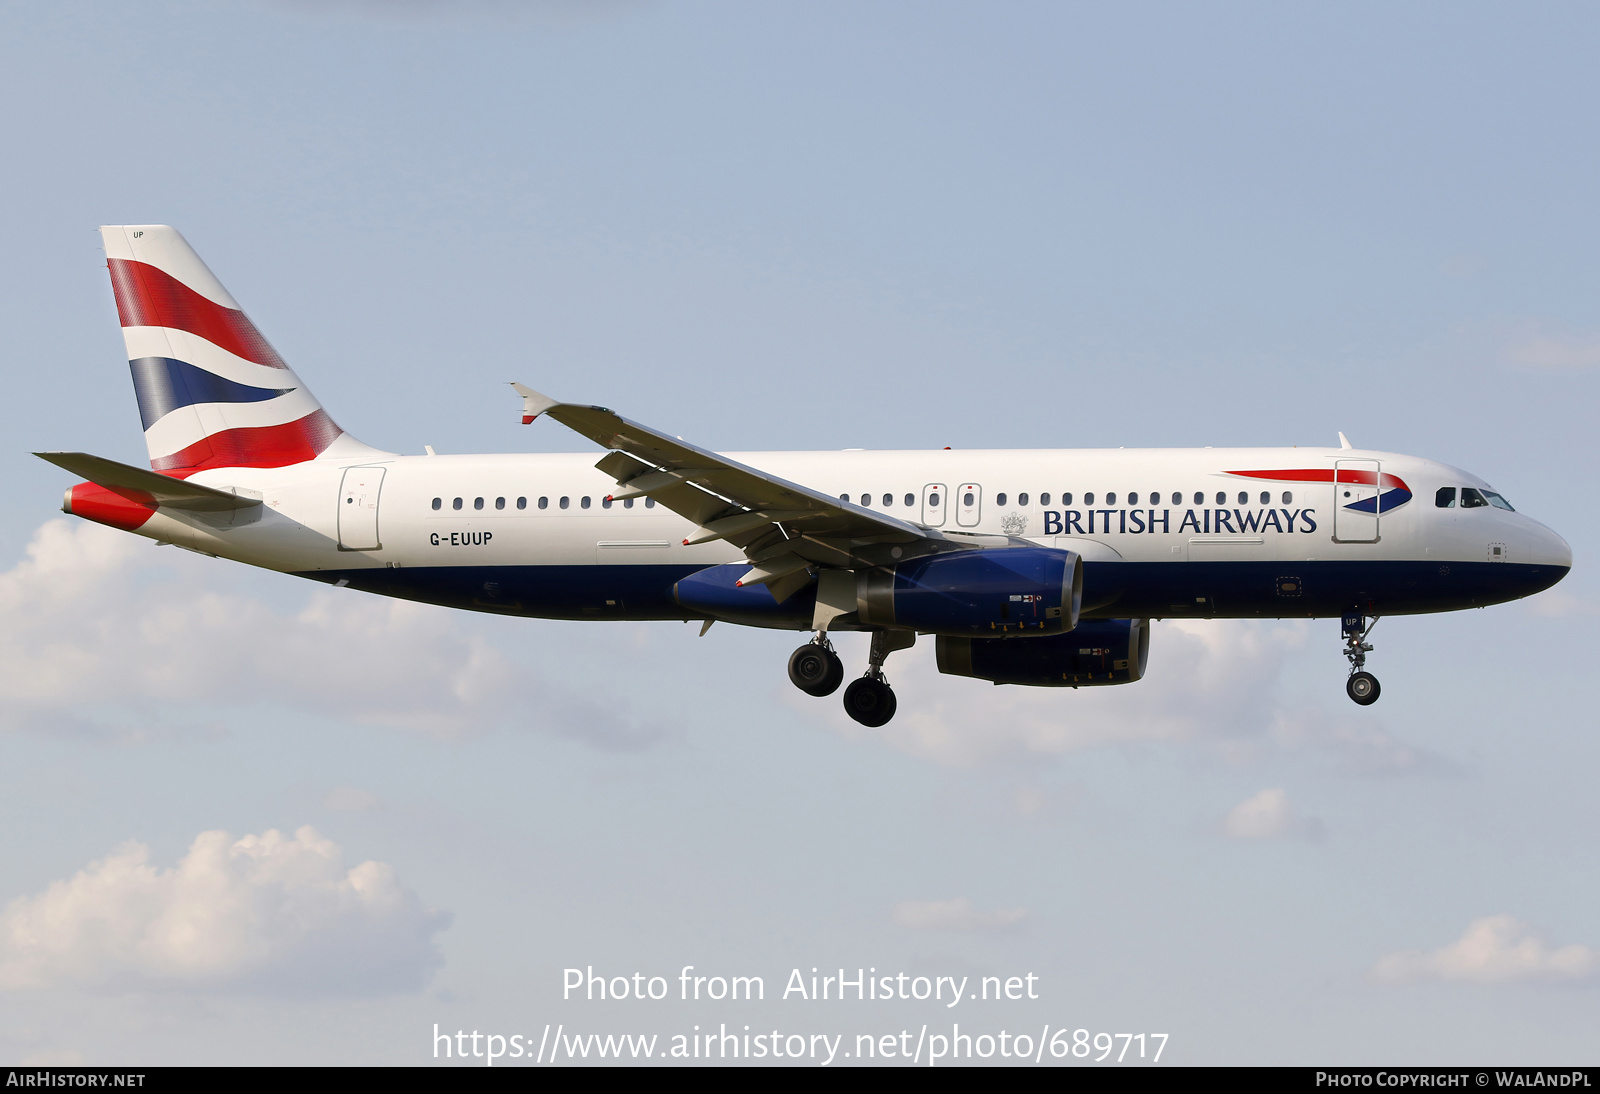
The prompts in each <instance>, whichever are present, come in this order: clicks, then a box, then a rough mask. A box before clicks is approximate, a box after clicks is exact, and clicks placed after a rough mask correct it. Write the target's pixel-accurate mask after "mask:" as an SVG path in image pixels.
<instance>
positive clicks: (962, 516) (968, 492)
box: [956, 482, 983, 528]
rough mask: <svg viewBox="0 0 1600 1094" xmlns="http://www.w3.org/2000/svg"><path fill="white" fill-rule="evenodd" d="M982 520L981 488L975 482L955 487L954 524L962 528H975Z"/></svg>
mask: <svg viewBox="0 0 1600 1094" xmlns="http://www.w3.org/2000/svg"><path fill="white" fill-rule="evenodd" d="M982 519H983V487H981V486H979V485H978V484H977V483H975V482H964V483H962V484H961V485H960V486H958V487H956V523H957V524H959V525H961V527H963V528H976V527H977V526H978V521H980V520H982Z"/></svg>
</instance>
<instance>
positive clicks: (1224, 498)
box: [1217, 490, 1228, 505]
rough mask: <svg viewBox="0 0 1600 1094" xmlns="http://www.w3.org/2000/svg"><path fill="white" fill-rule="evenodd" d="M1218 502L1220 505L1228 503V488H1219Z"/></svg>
mask: <svg viewBox="0 0 1600 1094" xmlns="http://www.w3.org/2000/svg"><path fill="white" fill-rule="evenodd" d="M1217 504H1218V505H1227V504H1228V492H1227V491H1226V490H1218V491H1217Z"/></svg>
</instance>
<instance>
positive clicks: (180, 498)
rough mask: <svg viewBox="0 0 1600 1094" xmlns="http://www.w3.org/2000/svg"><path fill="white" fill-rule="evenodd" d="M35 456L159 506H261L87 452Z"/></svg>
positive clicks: (214, 508) (255, 500)
mask: <svg viewBox="0 0 1600 1094" xmlns="http://www.w3.org/2000/svg"><path fill="white" fill-rule="evenodd" d="M34 455H35V456H38V457H39V458H40V459H41V460H46V461H48V462H50V463H53V464H55V465H56V466H57V467H60V468H62V469H64V470H67V471H71V472H72V473H73V474H74V475H78V476H81V477H82V478H85V479H88V480H89V481H90V482H92V483H94V484H95V485H96V486H104V487H105V488H106V489H108V490H140V491H143V492H144V493H146V494H149V495H150V496H151V497H152V498H154V499H155V500H156V502H158V503H159V504H161V505H165V506H168V507H169V508H173V509H193V510H196V511H198V512H213V513H216V512H223V511H225V510H229V509H249V508H250V507H251V506H254V505H260V504H261V499H260V498H247V497H241V496H240V495H238V494H232V493H229V492H228V491H226V490H217V489H214V488H213V487H210V486H201V485H200V484H199V483H197V482H186V481H185V480H183V479H175V478H173V477H172V476H171V475H163V474H161V472H159V471H148V470H146V469H145V468H143V467H130V466H129V465H128V464H125V463H118V462H117V461H115V460H108V459H106V458H105V457H103V456H91V455H89V454H88V453H87V452H35V453H34Z"/></svg>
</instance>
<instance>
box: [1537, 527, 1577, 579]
mask: <svg viewBox="0 0 1600 1094" xmlns="http://www.w3.org/2000/svg"><path fill="white" fill-rule="evenodd" d="M1534 533H1535V534H1534V537H1533V545H1532V546H1533V550H1532V551H1531V552H1529V557H1530V558H1531V559H1532V560H1533V561H1534V562H1536V563H1537V564H1538V565H1540V566H1554V567H1557V568H1559V569H1561V570H1563V571H1565V570H1570V569H1572V547H1571V545H1569V544H1568V543H1567V541H1566V540H1564V539H1562V538H1561V537H1560V536H1558V535H1556V534H1555V533H1554V532H1552V531H1551V530H1550V529H1548V528H1546V527H1545V526H1544V525H1542V524H1541V525H1538V526H1537V527H1536V528H1535V529H1534Z"/></svg>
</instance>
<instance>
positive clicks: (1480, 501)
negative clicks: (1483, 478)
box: [1461, 486, 1489, 509]
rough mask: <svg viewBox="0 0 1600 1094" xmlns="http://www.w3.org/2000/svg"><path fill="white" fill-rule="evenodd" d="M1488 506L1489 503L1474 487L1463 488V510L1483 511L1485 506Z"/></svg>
mask: <svg viewBox="0 0 1600 1094" xmlns="http://www.w3.org/2000/svg"><path fill="white" fill-rule="evenodd" d="M1488 504H1489V503H1488V501H1487V500H1485V498H1484V496H1483V495H1482V494H1480V493H1478V492H1477V491H1476V490H1474V489H1473V488H1472V487H1470V486H1463V487H1462V488H1461V508H1463V509H1481V508H1482V507H1483V506H1485V505H1488Z"/></svg>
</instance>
